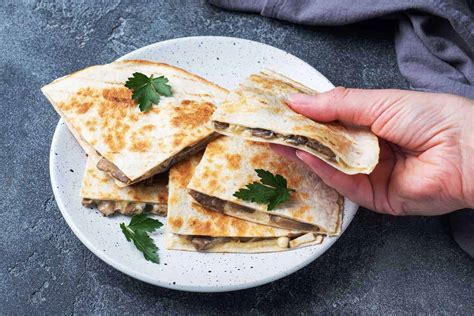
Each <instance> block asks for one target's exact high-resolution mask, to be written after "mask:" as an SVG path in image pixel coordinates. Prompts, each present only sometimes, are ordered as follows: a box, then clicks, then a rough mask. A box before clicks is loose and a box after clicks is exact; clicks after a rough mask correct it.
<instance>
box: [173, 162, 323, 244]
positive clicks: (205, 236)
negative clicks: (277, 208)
mask: <svg viewBox="0 0 474 316" xmlns="http://www.w3.org/2000/svg"><path fill="white" fill-rule="evenodd" d="M199 159H200V157H199V156H194V157H193V158H192V159H191V160H187V161H182V162H180V163H178V164H176V165H175V166H174V167H173V168H171V170H170V178H169V200H168V217H167V224H166V235H165V245H166V248H167V249H175V250H187V251H204V252H238V253H249V252H273V251H284V250H289V249H295V248H299V247H304V246H309V245H314V244H319V243H321V242H322V240H323V236H321V235H317V234H314V233H298V232H296V233H295V232H291V231H289V230H285V229H279V228H275V227H271V226H265V225H259V224H256V223H252V222H248V221H244V220H242V219H238V218H235V217H232V216H228V215H225V214H223V213H217V212H214V211H210V210H207V209H205V208H204V207H202V206H200V205H199V204H196V203H194V202H193V199H192V198H191V197H190V196H189V194H188V191H187V189H186V186H187V185H188V182H189V180H191V177H192V175H193V173H194V170H195V168H196V166H197V164H198V162H199Z"/></svg>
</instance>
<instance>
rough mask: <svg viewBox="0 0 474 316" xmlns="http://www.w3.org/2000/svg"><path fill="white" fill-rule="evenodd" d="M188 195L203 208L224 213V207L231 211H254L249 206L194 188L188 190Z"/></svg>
mask: <svg viewBox="0 0 474 316" xmlns="http://www.w3.org/2000/svg"><path fill="white" fill-rule="evenodd" d="M189 195H191V196H192V197H193V199H195V200H196V202H198V203H199V204H201V205H202V206H204V207H205V208H208V209H211V210H213V211H216V212H220V213H224V212H225V210H226V209H227V210H231V211H243V212H247V213H253V212H255V210H254V209H252V208H250V207H246V206H243V205H239V204H235V203H232V202H227V201H224V200H221V199H219V198H216V197H213V196H209V195H207V194H203V193H201V192H197V191H194V190H190V191H189Z"/></svg>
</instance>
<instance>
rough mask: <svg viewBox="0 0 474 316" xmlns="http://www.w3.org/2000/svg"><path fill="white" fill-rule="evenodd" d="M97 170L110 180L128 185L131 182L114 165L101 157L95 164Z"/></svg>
mask: <svg viewBox="0 0 474 316" xmlns="http://www.w3.org/2000/svg"><path fill="white" fill-rule="evenodd" d="M97 169H99V170H102V171H104V172H106V173H108V174H109V175H110V176H111V177H112V178H114V179H117V180H119V181H120V182H123V183H129V182H130V181H131V180H130V178H129V177H127V176H126V175H125V174H124V173H123V172H122V171H121V170H120V169H119V168H118V167H117V166H116V165H114V164H113V163H111V162H110V161H108V160H107V159H105V158H104V157H102V158H101V159H100V160H99V162H98V163H97Z"/></svg>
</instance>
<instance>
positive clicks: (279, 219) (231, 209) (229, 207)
mask: <svg viewBox="0 0 474 316" xmlns="http://www.w3.org/2000/svg"><path fill="white" fill-rule="evenodd" d="M189 195H191V196H192V197H193V199H194V200H196V202H198V203H199V204H201V205H202V206H204V207H205V208H207V209H211V210H213V211H216V212H220V213H226V214H229V213H230V214H235V213H239V212H242V211H243V212H245V213H247V214H250V213H255V212H256V210H254V209H252V208H249V207H247V206H243V205H239V204H236V203H232V202H227V201H224V200H221V199H219V198H216V197H213V196H209V195H207V194H203V193H201V192H197V191H194V190H189ZM265 215H266V216H267V217H266V218H265V221H266V223H264V224H267V225H271V224H274V225H276V226H278V227H281V228H285V229H288V230H297V231H305V232H317V231H319V227H317V226H316V225H312V224H308V223H302V222H298V221H295V220H293V219H290V218H287V217H283V216H278V215H272V214H270V215H267V214H265ZM251 217H252V216H250V218H251ZM267 218H268V219H267Z"/></svg>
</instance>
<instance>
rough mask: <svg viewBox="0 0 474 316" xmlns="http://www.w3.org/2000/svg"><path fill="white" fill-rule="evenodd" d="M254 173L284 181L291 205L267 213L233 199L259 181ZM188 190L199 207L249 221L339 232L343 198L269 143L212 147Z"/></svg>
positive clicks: (221, 141)
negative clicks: (263, 173)
mask: <svg viewBox="0 0 474 316" xmlns="http://www.w3.org/2000/svg"><path fill="white" fill-rule="evenodd" d="M255 169H264V170H268V171H270V172H272V173H273V174H280V175H282V176H283V177H284V178H285V179H286V180H287V181H288V187H290V188H292V189H294V190H295V192H293V193H292V194H291V198H290V200H289V201H287V202H285V203H283V204H280V205H279V206H277V207H276V209H274V210H272V211H267V205H266V204H258V203H253V202H249V201H244V200H241V199H239V198H236V197H235V196H233V195H234V193H235V192H236V191H238V190H239V189H241V188H243V187H245V186H246V185H247V184H249V183H252V182H255V181H260V179H259V178H258V176H257V173H256V172H255ZM188 189H189V191H190V194H191V195H192V196H193V198H194V199H195V200H196V201H197V202H198V203H200V204H201V205H203V206H205V207H207V208H210V209H213V210H214V211H219V212H224V213H225V214H228V215H231V216H234V217H238V218H241V219H244V220H247V221H252V222H255V223H260V224H264V225H269V226H274V227H279V228H285V229H290V230H293V231H294V230H297V231H306V232H314V233H319V234H325V235H331V236H333V235H339V234H340V232H341V224H342V212H343V197H342V196H340V195H339V194H338V193H337V191H336V190H334V189H333V188H330V187H328V186H327V185H326V184H324V182H322V181H321V179H320V178H319V177H318V176H316V175H315V174H314V173H313V172H311V170H310V169H308V168H307V167H306V166H305V165H303V164H301V163H298V162H294V161H290V160H287V159H285V158H283V157H281V156H280V155H278V154H276V153H275V152H274V151H273V150H271V149H270V148H269V144H268V143H261V142H253V141H246V140H244V139H242V138H238V137H221V138H218V139H216V140H215V141H213V142H211V143H209V145H208V146H207V148H206V151H205V153H204V156H203V158H202V160H201V162H200V164H199V165H198V167H197V169H196V172H195V173H194V175H193V177H192V179H191V181H190V183H189V185H188Z"/></svg>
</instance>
